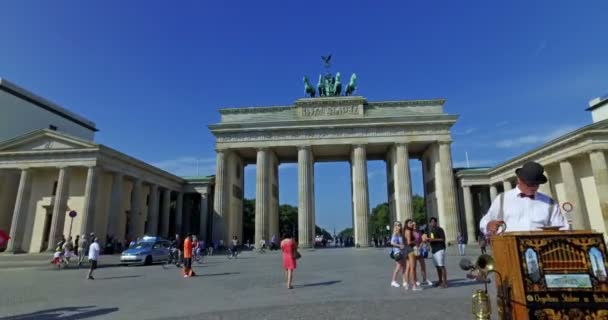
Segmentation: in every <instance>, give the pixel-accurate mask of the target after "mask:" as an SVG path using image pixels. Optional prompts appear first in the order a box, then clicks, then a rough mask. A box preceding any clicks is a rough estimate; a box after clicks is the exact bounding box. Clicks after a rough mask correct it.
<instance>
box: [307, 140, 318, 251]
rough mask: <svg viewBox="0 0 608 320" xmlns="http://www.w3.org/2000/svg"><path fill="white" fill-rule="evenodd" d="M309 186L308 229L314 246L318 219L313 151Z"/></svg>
mask: <svg viewBox="0 0 608 320" xmlns="http://www.w3.org/2000/svg"><path fill="white" fill-rule="evenodd" d="M308 187H309V188H310V191H309V192H310V193H309V194H310V198H311V203H312V205H311V206H310V216H309V219H308V222H309V227H308V230H310V240H311V242H312V243H311V246H312V247H314V246H315V241H316V240H315V239H316V237H317V221H316V216H315V155H314V154H312V152H311V153H310V183H309V184H308Z"/></svg>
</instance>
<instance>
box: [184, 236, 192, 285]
mask: <svg viewBox="0 0 608 320" xmlns="http://www.w3.org/2000/svg"><path fill="white" fill-rule="evenodd" d="M191 276H194V271H192V236H190V235H188V236H187V237H186V240H184V278H188V277H191Z"/></svg>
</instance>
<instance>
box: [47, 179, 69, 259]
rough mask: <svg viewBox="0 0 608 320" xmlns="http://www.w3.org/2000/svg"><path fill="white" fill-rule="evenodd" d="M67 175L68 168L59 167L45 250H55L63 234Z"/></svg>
mask: <svg viewBox="0 0 608 320" xmlns="http://www.w3.org/2000/svg"><path fill="white" fill-rule="evenodd" d="M69 175H70V173H69V168H67V167H62V168H59V177H58V178H57V190H56V192H55V199H54V200H53V217H52V220H51V229H50V231H49V238H48V246H47V248H46V249H47V251H55V246H56V245H57V241H59V239H61V235H63V226H64V225H65V216H66V211H67V204H68V195H69V188H70V180H69Z"/></svg>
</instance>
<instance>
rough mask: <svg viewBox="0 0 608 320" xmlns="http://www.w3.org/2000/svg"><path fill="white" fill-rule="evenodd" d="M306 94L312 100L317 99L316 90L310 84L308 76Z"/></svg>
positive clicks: (305, 80)
mask: <svg viewBox="0 0 608 320" xmlns="http://www.w3.org/2000/svg"><path fill="white" fill-rule="evenodd" d="M304 94H305V95H307V96H310V97H311V98H314V97H315V88H314V87H313V86H312V85H311V84H310V81H308V77H306V76H304Z"/></svg>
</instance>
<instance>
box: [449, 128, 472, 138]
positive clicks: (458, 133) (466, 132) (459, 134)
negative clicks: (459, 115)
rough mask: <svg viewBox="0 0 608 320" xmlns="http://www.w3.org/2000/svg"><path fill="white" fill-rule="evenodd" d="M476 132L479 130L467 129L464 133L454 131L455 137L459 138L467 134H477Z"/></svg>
mask: <svg viewBox="0 0 608 320" xmlns="http://www.w3.org/2000/svg"><path fill="white" fill-rule="evenodd" d="M476 130H477V129H475V128H467V129H464V130H462V131H459V130H456V131H454V135H457V136H466V135H467V134H471V133H473V132H475V131H476Z"/></svg>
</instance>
